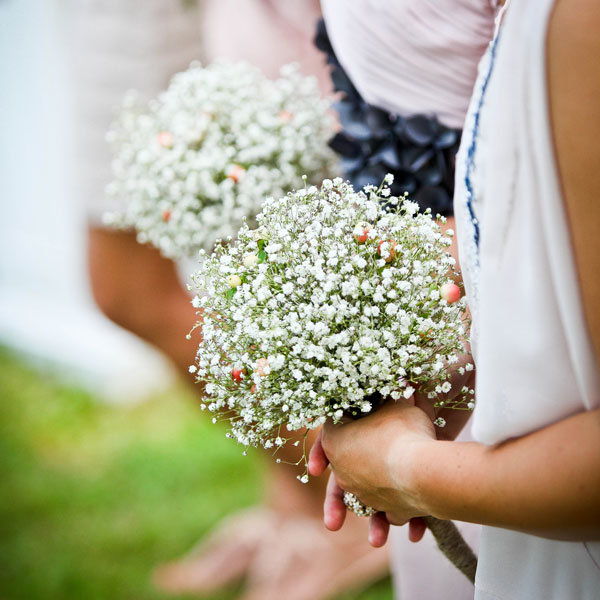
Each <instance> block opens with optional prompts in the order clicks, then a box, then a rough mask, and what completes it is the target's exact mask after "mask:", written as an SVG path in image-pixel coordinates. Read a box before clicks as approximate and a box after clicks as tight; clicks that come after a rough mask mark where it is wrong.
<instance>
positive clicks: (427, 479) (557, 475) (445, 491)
mask: <svg viewBox="0 0 600 600" xmlns="http://www.w3.org/2000/svg"><path fill="white" fill-rule="evenodd" d="M413 454H414V455H415V456H416V457H415V458H414V459H413V460H412V466H411V468H410V471H411V474H412V479H413V485H412V486H411V487H413V489H414V490H416V493H417V495H418V498H419V503H420V504H421V505H422V506H423V507H424V508H426V510H427V512H429V513H430V514H432V515H434V516H437V517H440V518H448V519H459V520H463V521H471V522H476V523H483V524H486V525H492V526H497V527H504V528H508V529H516V530H519V531H524V532H527V533H532V534H535V535H540V536H543V537H548V538H553V539H600V411H598V410H596V411H593V412H587V413H581V414H578V415H575V416H573V417H570V418H568V419H565V420H563V421H560V422H559V423H556V424H554V425H551V426H549V427H547V428H544V429H542V430H540V431H537V432H535V433H532V434H529V435H526V436H524V437H522V438H518V439H515V440H510V441H508V442H505V443H504V444H501V445H498V446H493V447H488V446H484V445H482V444H478V443H474V442H473V443H461V442H443V441H431V442H425V443H423V444H422V445H421V447H420V448H419V449H418V450H417V452H415V453H413ZM401 471H402V469H400V470H399V472H401ZM402 487H404V486H402Z"/></svg>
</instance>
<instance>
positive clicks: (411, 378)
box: [191, 175, 472, 449]
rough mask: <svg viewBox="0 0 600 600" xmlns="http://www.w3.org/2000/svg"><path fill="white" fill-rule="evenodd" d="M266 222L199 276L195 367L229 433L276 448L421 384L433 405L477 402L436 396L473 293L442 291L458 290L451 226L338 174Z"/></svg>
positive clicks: (269, 213)
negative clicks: (293, 434)
mask: <svg viewBox="0 0 600 600" xmlns="http://www.w3.org/2000/svg"><path fill="white" fill-rule="evenodd" d="M390 178H391V176H389V175H388V176H387V177H386V182H387V183H389V182H390ZM383 201H385V203H386V204H387V205H388V206H391V207H392V210H391V211H386V210H385V209H384V208H383V206H382V202H383ZM257 221H258V224H259V227H258V228H257V229H254V230H251V229H249V228H248V226H247V225H244V226H243V227H242V228H241V230H240V232H239V234H238V239H237V241H236V242H233V243H231V244H229V245H221V246H218V247H217V248H216V250H215V252H214V253H213V255H211V256H209V257H207V258H206V260H205V261H204V262H203V263H202V264H201V266H200V269H199V270H198V271H197V272H196V273H195V274H194V275H193V276H192V279H193V281H194V283H195V285H196V286H197V289H198V291H199V293H198V295H197V296H196V297H195V298H194V300H193V304H194V306H195V307H197V308H198V309H199V314H200V315H201V322H199V325H200V324H201V327H202V336H203V340H202V342H201V344H200V346H199V348H198V353H197V357H196V365H194V366H192V367H191V370H192V372H195V373H196V377H197V379H198V381H203V382H206V394H207V397H206V400H205V404H204V408H208V409H209V410H210V411H213V412H215V413H217V414H218V417H219V418H221V419H226V420H229V421H230V426H231V431H230V432H229V434H228V435H230V436H231V435H232V436H233V437H234V438H235V439H237V440H238V442H240V443H241V444H244V445H246V446H257V445H262V446H263V447H264V448H273V449H277V448H278V447H279V446H282V445H283V444H284V443H286V441H287V439H286V437H285V436H286V433H285V432H286V431H295V430H299V429H302V428H309V429H313V428H316V427H318V426H319V425H321V424H322V423H324V422H325V420H326V419H327V418H331V419H333V420H334V422H337V421H339V420H340V419H341V418H342V417H343V416H344V415H354V416H360V415H361V414H364V413H368V412H370V411H371V410H372V409H373V408H374V406H373V400H374V398H376V397H379V396H381V397H391V398H393V399H399V398H401V397H404V398H409V397H410V396H411V395H412V394H413V393H414V391H415V388H416V387H417V386H419V388H420V390H421V391H422V392H425V393H427V394H428V397H429V398H431V400H432V402H433V403H434V404H436V405H444V406H445V407H454V408H465V409H467V404H469V407H470V406H472V404H471V400H472V396H471V395H470V393H471V390H468V389H466V388H463V389H462V390H461V392H460V393H459V394H458V395H457V398H456V399H455V400H453V401H446V404H444V403H443V401H441V400H440V401H438V400H436V399H437V398H438V396H441V395H442V394H446V393H447V392H449V391H450V388H451V384H450V381H449V378H450V374H449V371H448V369H447V366H448V365H449V364H453V363H457V362H458V360H459V359H458V357H459V355H460V354H463V353H465V345H464V344H465V342H464V338H465V335H466V329H467V322H466V313H465V306H466V304H465V298H464V297H463V298H460V299H459V298H458V296H456V297H454V298H452V299H451V300H450V303H449V301H447V300H446V299H444V295H445V294H444V292H443V290H444V287H447V286H449V285H450V286H454V287H455V288H456V286H455V285H454V284H453V283H451V279H450V277H451V276H452V275H453V274H454V265H455V261H454V259H453V258H452V256H451V255H450V254H449V253H448V252H447V248H448V246H449V245H450V244H451V240H450V237H449V235H450V233H451V232H449V233H448V234H444V233H442V231H441V229H440V226H439V224H438V223H437V222H436V221H435V220H434V219H433V218H432V217H431V215H430V214H428V213H425V214H423V213H419V212H418V206H417V205H416V204H415V203H414V202H411V201H409V200H407V199H406V198H395V197H391V196H390V194H389V188H388V187H386V186H385V185H384V186H382V187H381V188H379V189H376V188H375V187H374V186H367V187H366V188H365V189H364V191H360V192H355V191H354V189H353V188H352V186H351V185H350V184H349V183H344V182H343V181H342V180H341V179H334V180H333V181H331V180H325V181H324V182H323V184H322V187H321V188H320V189H317V188H316V187H308V188H305V189H301V190H299V191H296V192H293V193H290V194H288V195H287V196H285V197H282V198H279V199H268V200H267V201H266V202H265V204H264V206H263V211H262V213H261V214H259V215H258V217H257ZM456 290H458V288H456ZM216 419H217V417H215V420H216Z"/></svg>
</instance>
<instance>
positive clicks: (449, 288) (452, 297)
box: [440, 283, 460, 304]
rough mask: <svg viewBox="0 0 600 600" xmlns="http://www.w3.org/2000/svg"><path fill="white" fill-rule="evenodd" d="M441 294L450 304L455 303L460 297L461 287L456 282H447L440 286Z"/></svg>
mask: <svg viewBox="0 0 600 600" xmlns="http://www.w3.org/2000/svg"><path fill="white" fill-rule="evenodd" d="M440 296H441V297H442V298H443V299H444V300H445V301H446V302H447V303H448V304H453V303H454V302H456V301H457V300H459V299H460V288H459V287H458V286H457V285H456V284H455V283H445V284H444V285H443V286H442V287H441V288H440Z"/></svg>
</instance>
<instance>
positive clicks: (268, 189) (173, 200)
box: [105, 62, 336, 258]
mask: <svg viewBox="0 0 600 600" xmlns="http://www.w3.org/2000/svg"><path fill="white" fill-rule="evenodd" d="M328 109H329V102H328V101H326V100H324V99H323V98H322V97H321V96H320V94H319V91H318V87H317V82H316V80H315V79H314V78H313V77H305V76H302V75H301V74H300V73H299V71H298V69H297V67H296V66H294V65H286V66H285V67H282V70H281V76H280V78H278V79H275V80H270V79H268V78H266V77H265V76H264V75H263V74H262V73H261V72H260V70H258V69H256V68H255V67H252V66H250V65H249V64H247V63H243V62H241V63H229V62H216V63H214V64H211V65H209V66H207V67H202V66H201V65H200V64H198V63H193V64H192V65H191V66H190V68H189V69H188V70H187V71H184V72H182V73H178V74H177V75H175V76H174V77H173V79H172V81H171V83H170V85H169V87H168V89H167V90H166V91H165V92H163V93H162V94H161V95H160V96H159V97H158V98H156V99H153V100H150V101H143V100H142V99H140V98H139V97H138V96H137V94H136V93H135V92H130V93H129V94H128V95H127V96H126V98H125V100H124V103H123V109H122V111H121V113H120V115H119V118H118V119H117V121H116V122H115V123H114V124H113V126H112V128H111V130H110V131H109V133H108V135H107V138H108V141H109V143H110V144H111V145H112V147H113V150H114V154H115V158H114V161H113V171H114V181H113V182H112V183H111V184H110V185H109V187H108V190H107V191H108V193H109V194H111V195H115V196H117V197H119V198H120V199H122V202H123V206H124V208H123V210H122V211H121V212H119V213H112V214H108V215H106V217H105V221H106V223H107V224H108V225H112V226H115V227H121V228H134V229H135V230H136V231H137V233H138V240H139V241H140V242H141V243H147V242H149V243H152V244H153V245H154V246H156V247H157V248H158V249H159V250H160V251H161V252H162V254H163V255H165V256H167V257H169V258H181V257H192V256H194V255H195V254H196V253H197V252H198V250H199V249H200V248H204V249H206V250H210V249H211V248H212V246H213V245H214V243H215V241H216V240H218V239H224V238H227V237H228V236H230V235H234V234H235V233H236V232H237V231H238V229H239V227H240V226H241V224H242V219H243V218H248V219H249V221H250V222H252V219H253V218H254V217H255V215H256V213H258V211H259V210H260V208H261V205H262V202H263V200H264V199H265V197H268V196H275V197H279V196H281V195H283V194H285V193H286V192H288V191H290V190H292V189H294V188H297V187H299V186H301V185H302V176H303V175H307V176H308V179H309V181H314V182H316V181H320V180H321V179H322V178H323V177H325V176H326V175H327V174H330V173H331V172H332V171H335V168H336V167H335V158H334V155H333V153H332V151H331V150H330V149H329V147H328V145H327V141H328V140H329V138H330V137H331V135H332V123H331V119H330V117H329V114H328Z"/></svg>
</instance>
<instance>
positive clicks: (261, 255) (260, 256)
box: [258, 250, 267, 263]
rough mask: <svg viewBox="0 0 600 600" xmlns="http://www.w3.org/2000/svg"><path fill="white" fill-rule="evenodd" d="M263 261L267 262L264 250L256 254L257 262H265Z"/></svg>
mask: <svg viewBox="0 0 600 600" xmlns="http://www.w3.org/2000/svg"><path fill="white" fill-rule="evenodd" d="M265 260H267V253H266V252H265V251H264V250H261V251H260V252H259V253H258V262H259V263H263V262H265Z"/></svg>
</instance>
